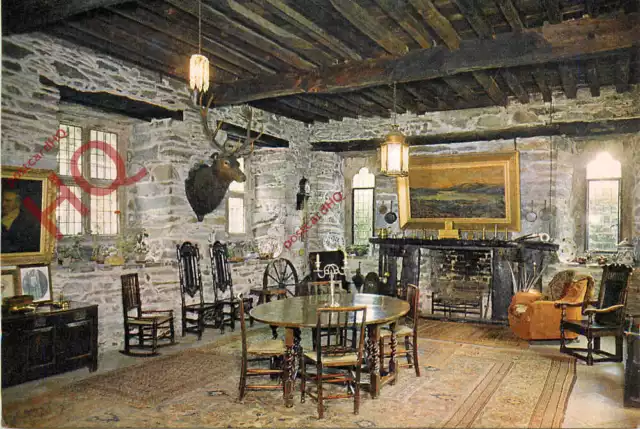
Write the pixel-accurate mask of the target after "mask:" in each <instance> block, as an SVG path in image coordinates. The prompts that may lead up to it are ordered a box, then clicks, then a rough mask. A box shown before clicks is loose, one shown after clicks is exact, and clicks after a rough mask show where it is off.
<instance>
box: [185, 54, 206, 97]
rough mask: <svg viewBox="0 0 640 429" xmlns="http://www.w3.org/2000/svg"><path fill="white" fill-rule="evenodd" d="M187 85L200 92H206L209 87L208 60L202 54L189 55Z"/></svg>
mask: <svg viewBox="0 0 640 429" xmlns="http://www.w3.org/2000/svg"><path fill="white" fill-rule="evenodd" d="M189 86H190V87H191V89H197V90H198V91H201V92H207V90H208V89H209V60H208V59H207V57H205V56H204V55H200V54H193V55H191V61H190V62H189Z"/></svg>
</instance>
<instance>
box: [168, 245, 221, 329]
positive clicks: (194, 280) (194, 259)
mask: <svg viewBox="0 0 640 429" xmlns="http://www.w3.org/2000/svg"><path fill="white" fill-rule="evenodd" d="M176 252H177V256H178V268H179V273H180V298H181V302H182V336H183V337H184V336H185V335H186V333H187V332H191V333H195V334H196V335H198V340H200V339H201V338H202V333H203V332H204V329H205V327H216V326H217V323H216V321H217V320H218V319H219V316H218V314H219V313H220V305H219V304H218V303H216V302H205V301H204V295H203V291H202V275H201V274H200V250H199V249H198V245H197V244H195V245H194V244H192V243H190V242H188V241H185V242H184V243H182V245H177V246H176Z"/></svg>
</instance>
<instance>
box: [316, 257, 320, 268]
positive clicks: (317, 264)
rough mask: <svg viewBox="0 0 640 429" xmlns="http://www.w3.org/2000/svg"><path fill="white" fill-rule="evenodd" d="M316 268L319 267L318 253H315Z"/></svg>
mask: <svg viewBox="0 0 640 429" xmlns="http://www.w3.org/2000/svg"><path fill="white" fill-rule="evenodd" d="M316 268H317V269H320V254H319V253H316Z"/></svg>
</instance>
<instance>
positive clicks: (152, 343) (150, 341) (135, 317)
mask: <svg viewBox="0 0 640 429" xmlns="http://www.w3.org/2000/svg"><path fill="white" fill-rule="evenodd" d="M120 281H121V283H122V314H123V319H124V350H122V351H121V353H124V354H126V355H131V356H155V355H157V354H158V353H157V348H158V347H160V344H158V343H159V342H160V341H163V342H164V341H165V340H168V341H169V344H162V345H170V344H175V332H174V328H173V310H143V309H142V303H141V301H140V283H139V281H138V274H137V273H133V274H125V275H123V276H120ZM132 312H133V314H131V313H132ZM132 338H134V339H137V344H135V345H132V344H131V339H132ZM131 348H140V349H150V352H148V353H134V352H131Z"/></svg>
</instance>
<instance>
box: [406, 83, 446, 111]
mask: <svg viewBox="0 0 640 429" xmlns="http://www.w3.org/2000/svg"><path fill="white" fill-rule="evenodd" d="M404 90H405V91H407V92H408V93H409V94H411V95H412V96H413V97H415V99H416V100H418V102H420V103H422V104H423V105H424V106H425V107H426V108H427V110H431V111H433V110H444V109H443V108H441V107H446V106H444V103H443V104H442V105H441V104H439V103H438V102H437V101H436V99H435V97H434V96H433V95H432V94H427V91H424V90H423V89H422V88H420V87H418V86H414V85H413V84H410V83H409V84H406V85H404Z"/></svg>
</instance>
